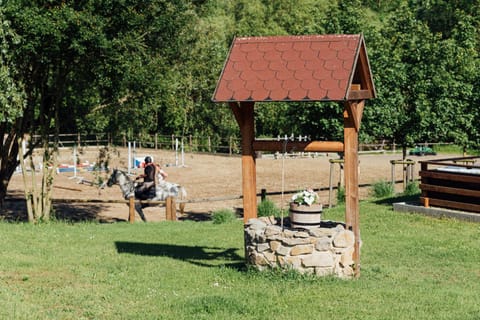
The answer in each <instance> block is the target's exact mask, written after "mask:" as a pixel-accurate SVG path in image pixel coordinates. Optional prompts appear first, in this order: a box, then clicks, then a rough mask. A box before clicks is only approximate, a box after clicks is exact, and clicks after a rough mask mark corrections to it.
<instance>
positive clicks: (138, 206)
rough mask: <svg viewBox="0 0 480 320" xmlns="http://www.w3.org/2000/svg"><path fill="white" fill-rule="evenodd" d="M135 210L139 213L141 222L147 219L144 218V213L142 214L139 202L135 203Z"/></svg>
mask: <svg viewBox="0 0 480 320" xmlns="http://www.w3.org/2000/svg"><path fill="white" fill-rule="evenodd" d="M135 210H137V212H138V214H139V215H140V218H142V220H143V222H147V219H146V218H145V215H144V214H143V210H142V204H141V203H135Z"/></svg>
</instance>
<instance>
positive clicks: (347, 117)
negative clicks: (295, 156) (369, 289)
mask: <svg viewBox="0 0 480 320" xmlns="http://www.w3.org/2000/svg"><path fill="white" fill-rule="evenodd" d="M352 104H353V103H351V102H347V103H346V105H345V111H344V113H343V115H344V145H345V147H344V149H345V153H344V173H345V223H346V226H347V228H348V229H351V230H352V231H353V233H354V235H355V244H354V253H353V260H354V262H355V270H354V272H355V276H356V277H359V276H360V217H359V215H360V213H359V198H358V197H359V195H358V128H359V121H360V120H359V119H358V114H357V112H356V111H355V107H353V105H352ZM354 115H356V116H357V117H354Z"/></svg>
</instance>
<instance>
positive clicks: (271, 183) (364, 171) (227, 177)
mask: <svg viewBox="0 0 480 320" xmlns="http://www.w3.org/2000/svg"><path fill="white" fill-rule="evenodd" d="M111 153H112V155H113V158H112V160H111V161H110V168H114V167H116V168H119V169H124V170H127V169H126V168H127V166H128V160H127V159H128V151H127V149H117V150H115V152H111ZM72 154H73V152H72V149H64V150H62V151H61V154H60V163H64V164H72V163H73V160H72V159H73V156H72ZM98 154H99V151H98V149H97V148H92V147H91V148H88V149H84V150H80V152H79V155H78V159H79V162H81V163H83V162H86V161H89V162H90V163H94V162H96V159H97V157H98ZM135 155H136V157H143V156H145V155H151V156H153V158H154V160H155V162H159V163H160V164H161V165H162V166H163V167H164V169H165V171H167V173H168V175H169V176H168V180H169V181H171V182H175V183H178V184H180V185H182V186H184V187H185V188H186V190H187V193H188V197H187V199H195V200H197V201H200V202H195V203H188V204H187V205H186V208H185V211H186V212H185V215H184V218H185V217H190V218H193V219H195V217H199V219H200V217H205V216H208V214H210V213H212V212H213V211H216V210H219V209H234V210H237V209H241V207H242V200H241V199H234V200H221V201H218V200H217V201H209V199H210V200H216V199H218V198H222V199H225V198H228V197H230V196H231V197H232V198H234V197H236V196H240V195H241V194H242V189H241V185H242V184H241V181H242V168H241V157H240V156H228V155H210V154H190V153H187V154H185V155H184V157H183V160H182V157H181V155H176V154H175V153H174V152H172V151H161V150H151V149H138V148H137V149H136V154H135ZM451 156H452V155H449V157H451ZM359 158H360V164H359V165H360V169H359V172H360V174H359V178H360V181H359V183H360V185H363V184H369V183H374V182H378V181H383V180H388V181H390V179H391V164H390V160H393V159H395V160H400V159H401V155H399V154H368V155H367V154H365V155H363V154H362V155H360V157H359ZM432 158H446V156H445V155H443V156H442V155H437V156H425V157H415V156H413V157H410V159H412V160H414V161H416V162H417V163H416V165H415V170H414V178H417V177H418V169H419V164H418V161H419V160H427V159H432ZM329 159H338V155H337V154H315V155H313V154H310V155H307V154H304V155H303V156H300V155H299V156H295V157H286V158H285V159H282V158H281V157H277V158H275V157H273V155H263V156H261V157H259V158H258V159H257V193H260V191H261V189H266V190H267V193H269V192H281V191H282V175H283V177H284V178H283V181H284V185H283V190H284V191H285V192H287V191H289V192H290V191H296V190H301V189H304V188H307V187H311V188H315V189H317V188H325V189H327V191H321V192H319V194H320V197H321V201H322V203H323V204H324V205H327V204H328V202H329V192H328V187H329V177H330V162H329ZM182 163H183V165H182ZM395 171H396V179H397V180H401V179H402V169H401V168H400V166H397V169H396V170H395ZM131 173H132V174H140V173H141V169H131ZM339 173H340V170H339V165H338V164H335V166H334V171H333V181H334V185H336V184H337V183H338V180H339ZM103 176H104V177H107V174H106V173H104V174H103ZM82 178H83V180H86V181H94V180H95V177H94V176H93V175H92V173H91V172H82V171H79V172H77V173H76V177H75V175H74V173H73V172H65V173H59V174H57V175H56V177H55V182H54V191H53V197H54V199H112V200H114V199H116V200H121V199H122V195H121V192H120V189H119V188H118V186H113V187H111V188H108V187H106V188H104V189H100V188H98V187H96V186H91V185H89V184H83V183H79V182H80V181H82ZM401 188H402V185H401V184H397V191H400V190H401ZM368 192H369V188H367V187H365V188H361V189H360V197H361V199H364V198H366V197H368ZM290 196H291V195H290V194H285V195H284V197H283V202H282V197H281V196H280V195H275V196H268V198H269V199H271V200H273V201H274V202H275V203H276V204H277V205H278V206H279V207H285V208H286V205H287V203H288V200H289V198H290ZM22 197H23V181H22V175H21V174H19V173H18V174H15V175H14V177H13V179H12V181H11V183H10V185H9V192H8V195H7V199H8V198H10V199H12V198H13V199H19V198H22ZM202 199H204V201H201V200H202ZM333 200H334V201H335V196H333ZM55 208H56V212H57V215H58V216H59V217H64V218H67V219H72V220H84V219H95V220H98V221H104V222H112V221H125V220H127V219H128V207H127V206H126V204H115V203H114V204H111V203H68V204H67V203H65V204H61V203H57V204H56V205H55ZM2 211H3V213H2V214H3V215H4V216H5V217H7V216H8V217H10V218H11V217H12V216H25V215H26V213H25V207H24V204H23V201H6V205H5V207H4V209H3V210H2ZM144 212H145V215H146V217H147V220H149V221H161V220H165V210H164V208H163V207H149V208H145V209H144ZM136 220H139V221H140V218H139V216H138V215H137V216H136Z"/></svg>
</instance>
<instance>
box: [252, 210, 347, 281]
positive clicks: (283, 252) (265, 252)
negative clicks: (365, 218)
mask: <svg viewBox="0 0 480 320" xmlns="http://www.w3.org/2000/svg"><path fill="white" fill-rule="evenodd" d="M329 225H331V226H332V227H319V228H313V229H310V230H294V229H289V228H283V230H282V227H281V226H280V225H278V223H277V221H276V219H275V218H274V217H260V218H255V219H250V220H249V221H248V222H247V224H245V252H246V257H247V258H246V259H247V263H248V264H250V265H252V266H254V267H256V268H257V269H259V270H264V269H266V268H277V267H280V268H282V269H285V270H287V269H293V270H296V271H298V272H300V273H302V274H305V273H308V274H315V275H318V276H327V275H334V276H337V277H340V278H352V277H353V275H354V272H353V267H354V261H353V252H354V242H355V237H354V234H353V232H352V231H350V230H346V229H345V228H344V226H343V225H342V224H341V223H335V222H330V223H329Z"/></svg>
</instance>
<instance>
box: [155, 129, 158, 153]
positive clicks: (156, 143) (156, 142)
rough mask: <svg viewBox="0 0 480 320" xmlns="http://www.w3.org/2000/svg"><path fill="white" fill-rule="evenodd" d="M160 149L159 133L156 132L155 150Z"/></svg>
mask: <svg viewBox="0 0 480 320" xmlns="http://www.w3.org/2000/svg"><path fill="white" fill-rule="evenodd" d="M157 149H158V134H157V133H155V150H157Z"/></svg>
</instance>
